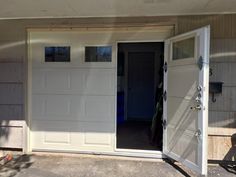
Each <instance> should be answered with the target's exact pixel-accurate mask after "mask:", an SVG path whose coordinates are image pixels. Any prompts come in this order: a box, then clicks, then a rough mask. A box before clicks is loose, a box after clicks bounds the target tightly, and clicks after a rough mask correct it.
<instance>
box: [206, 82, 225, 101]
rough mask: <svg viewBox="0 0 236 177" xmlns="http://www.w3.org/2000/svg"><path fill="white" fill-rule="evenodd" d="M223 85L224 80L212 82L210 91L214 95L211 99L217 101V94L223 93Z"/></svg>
mask: <svg viewBox="0 0 236 177" xmlns="http://www.w3.org/2000/svg"><path fill="white" fill-rule="evenodd" d="M222 85H223V82H210V84H209V92H210V94H211V95H212V98H211V101H212V102H213V103H215V102H216V98H215V94H221V93H222Z"/></svg>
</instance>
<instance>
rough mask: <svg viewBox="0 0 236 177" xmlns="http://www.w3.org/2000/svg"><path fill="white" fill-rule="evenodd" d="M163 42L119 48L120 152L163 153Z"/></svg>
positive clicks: (118, 117) (118, 144) (118, 133)
mask: <svg viewBox="0 0 236 177" xmlns="http://www.w3.org/2000/svg"><path fill="white" fill-rule="evenodd" d="M163 55H164V43H163V42H140V43H119V44H118V72H117V132H116V133H117V134H116V135H117V136H116V137H117V138H116V141H117V142H116V144H117V148H119V149H136V150H161V148H162V93H163V91H162V90H163V70H162V66H163V60H164V59H163Z"/></svg>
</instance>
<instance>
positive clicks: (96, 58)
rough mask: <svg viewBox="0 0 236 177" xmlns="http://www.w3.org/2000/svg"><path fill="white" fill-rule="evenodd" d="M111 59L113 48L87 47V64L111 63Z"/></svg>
mask: <svg viewBox="0 0 236 177" xmlns="http://www.w3.org/2000/svg"><path fill="white" fill-rule="evenodd" d="M111 58H112V47H111V46H98V47H94V46H93V47H85V61H86V62H111Z"/></svg>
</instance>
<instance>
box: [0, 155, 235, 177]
mask: <svg viewBox="0 0 236 177" xmlns="http://www.w3.org/2000/svg"><path fill="white" fill-rule="evenodd" d="M227 170H228V171H230V170H231V172H228V171H227ZM227 170H225V169H224V168H222V167H220V166H209V172H208V176H209V177H218V176H223V177H232V176H234V175H236V172H235V169H233V168H232V169H227ZM0 176H2V177H13V176H15V177H95V176H96V177H182V176H197V175H196V173H194V172H193V171H190V170H189V169H187V168H185V167H183V166H178V165H176V164H171V163H168V162H164V161H161V160H151V159H140V158H126V157H110V156H99V155H77V154H69V155H68V154H66V155H65V154H55V155H54V154H50V155H48V154H37V155H18V156H15V157H14V160H13V161H11V162H9V163H8V164H6V165H4V166H1V167H0Z"/></svg>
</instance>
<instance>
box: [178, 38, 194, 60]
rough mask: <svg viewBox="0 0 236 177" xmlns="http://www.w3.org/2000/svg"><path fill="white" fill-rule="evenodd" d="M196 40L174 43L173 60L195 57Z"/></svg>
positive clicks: (190, 39)
mask: <svg viewBox="0 0 236 177" xmlns="http://www.w3.org/2000/svg"><path fill="white" fill-rule="evenodd" d="M194 42H195V38H194V37H192V38H189V39H185V40H182V41H178V42H174V43H173V60H179V59H183V58H193V57H194Z"/></svg>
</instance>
